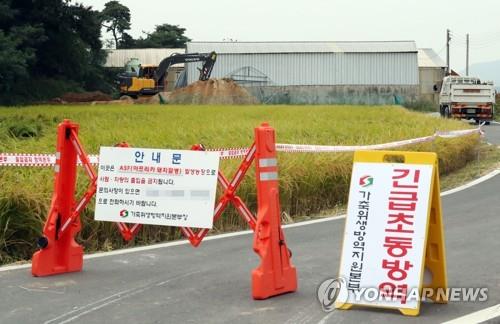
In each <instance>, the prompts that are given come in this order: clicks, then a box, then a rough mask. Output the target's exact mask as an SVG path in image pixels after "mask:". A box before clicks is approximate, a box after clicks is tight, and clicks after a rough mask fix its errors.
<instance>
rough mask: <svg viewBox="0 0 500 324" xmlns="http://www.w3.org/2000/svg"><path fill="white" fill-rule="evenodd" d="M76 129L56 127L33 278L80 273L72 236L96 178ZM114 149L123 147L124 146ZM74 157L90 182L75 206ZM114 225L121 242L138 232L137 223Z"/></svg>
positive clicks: (68, 125)
mask: <svg viewBox="0 0 500 324" xmlns="http://www.w3.org/2000/svg"><path fill="white" fill-rule="evenodd" d="M78 127H79V126H78V124H76V123H72V122H71V121H69V120H64V121H63V122H62V123H61V124H59V126H58V128H57V146H56V165H55V166H54V175H55V179H54V194H53V196H52V203H51V206H50V211H49V215H48V217H47V220H46V222H45V226H44V228H43V236H42V237H40V238H39V239H38V242H37V245H38V247H39V248H40V250H39V251H37V252H35V254H33V258H32V266H31V272H32V274H33V275H34V276H37V277H40V276H49V275H55V274H59V273H65V272H74V271H81V270H82V266H83V247H82V246H81V245H79V244H78V243H76V241H75V236H76V235H77V234H78V232H80V229H81V223H80V213H81V211H82V210H83V209H85V207H86V206H87V204H88V203H89V202H90V200H91V199H92V196H93V195H94V194H95V191H96V182H97V176H96V174H95V171H94V169H93V168H92V165H91V164H90V161H89V158H88V156H87V154H86V153H85V150H84V149H83V146H82V144H81V143H80V140H79V139H78ZM117 146H120V147H127V146H128V144H126V143H120V144H118V145H117ZM77 158H78V159H80V162H81V163H82V165H83V167H84V168H85V171H86V173H87V176H88V177H89V179H90V184H89V185H88V188H87V191H86V192H85V194H84V195H83V197H82V198H81V199H80V200H79V202H78V204H76V200H75V186H76V167H77ZM117 225H118V227H119V229H120V232H121V234H122V236H123V238H124V239H125V240H131V239H132V238H133V237H134V236H135V235H136V234H137V232H138V231H139V229H140V224H134V226H133V227H132V228H130V229H129V228H128V226H127V224H124V223H118V224H117Z"/></svg>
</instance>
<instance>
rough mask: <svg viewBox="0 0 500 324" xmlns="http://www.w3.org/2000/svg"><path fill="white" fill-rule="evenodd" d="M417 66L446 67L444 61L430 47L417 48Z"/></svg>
mask: <svg viewBox="0 0 500 324" xmlns="http://www.w3.org/2000/svg"><path fill="white" fill-rule="evenodd" d="M418 67H435V68H443V67H446V63H445V62H444V61H443V60H442V59H441V57H439V55H438V54H437V53H436V52H435V51H434V50H433V49H432V48H419V49H418Z"/></svg>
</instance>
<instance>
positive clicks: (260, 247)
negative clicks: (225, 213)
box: [252, 123, 297, 299]
mask: <svg viewBox="0 0 500 324" xmlns="http://www.w3.org/2000/svg"><path fill="white" fill-rule="evenodd" d="M275 144H276V140H275V132H274V129H273V128H271V127H269V125H268V124H267V123H264V124H262V126H260V127H257V128H256V129H255V145H256V153H255V154H256V155H255V160H256V161H255V162H256V163H255V168H256V175H255V177H256V181H257V204H258V211H257V225H256V229H255V234H254V242H253V249H254V251H255V252H256V253H257V254H259V256H260V257H261V264H260V265H259V267H257V268H256V269H254V270H253V271H252V296H253V298H254V299H265V298H269V297H272V296H275V295H279V294H283V293H287V292H293V291H295V290H297V272H296V270H295V267H294V266H293V265H292V264H291V262H290V257H291V255H290V251H289V250H288V247H287V245H286V242H285V236H284V233H283V230H282V229H281V219H280V215H281V212H280V211H281V208H280V202H279V187H278V167H277V159H276V148H275Z"/></svg>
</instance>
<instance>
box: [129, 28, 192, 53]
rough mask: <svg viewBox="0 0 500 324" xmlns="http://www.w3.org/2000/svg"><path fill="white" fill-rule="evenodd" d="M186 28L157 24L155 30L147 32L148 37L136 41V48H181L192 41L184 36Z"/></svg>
mask: <svg viewBox="0 0 500 324" xmlns="http://www.w3.org/2000/svg"><path fill="white" fill-rule="evenodd" d="M185 31H186V29H185V28H182V27H179V26H176V25H170V24H162V25H157V26H156V28H155V30H154V32H152V33H149V34H148V33H146V35H147V36H146V38H142V37H141V38H139V39H137V40H136V41H135V44H134V47H135V48H180V47H185V46H186V43H187V42H189V41H191V39H189V38H188V37H186V36H184V32H185Z"/></svg>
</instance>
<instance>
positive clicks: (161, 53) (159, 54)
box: [104, 48, 186, 67]
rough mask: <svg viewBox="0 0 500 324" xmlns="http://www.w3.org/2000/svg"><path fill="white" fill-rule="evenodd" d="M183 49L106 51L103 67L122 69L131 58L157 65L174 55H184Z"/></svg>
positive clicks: (142, 62) (184, 50)
mask: <svg viewBox="0 0 500 324" xmlns="http://www.w3.org/2000/svg"><path fill="white" fill-rule="evenodd" d="M185 52H186V49H184V48H137V49H114V50H113V49H112V50H108V56H107V58H106V63H105V64H104V66H105V67H123V66H125V63H127V62H128V61H129V60H130V59H131V58H137V59H139V62H141V64H145V65H146V64H153V65H157V64H159V63H160V62H161V61H162V60H163V59H164V58H166V57H169V56H170V55H172V54H174V53H185Z"/></svg>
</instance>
